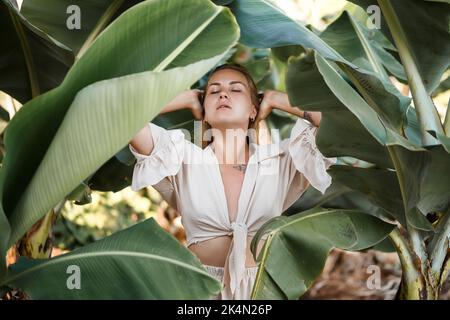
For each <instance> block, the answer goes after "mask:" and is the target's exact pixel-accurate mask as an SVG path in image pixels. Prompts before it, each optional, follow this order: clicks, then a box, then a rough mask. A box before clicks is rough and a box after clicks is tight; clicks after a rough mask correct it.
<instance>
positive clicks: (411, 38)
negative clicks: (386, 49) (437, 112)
mask: <svg viewBox="0 0 450 320" xmlns="http://www.w3.org/2000/svg"><path fill="white" fill-rule="evenodd" d="M351 1H352V2H354V3H356V4H358V5H360V6H361V7H362V8H363V9H365V8H367V7H368V6H370V5H378V2H377V1H376V0H351ZM383 1H384V0H383ZM388 2H389V5H390V6H392V8H393V10H394V12H395V14H396V16H397V18H398V20H399V22H400V25H401V28H402V32H403V33H404V35H405V37H406V40H407V43H408V49H409V50H410V52H411V53H412V54H413V56H414V58H415V60H416V63H417V65H418V68H419V72H420V75H421V77H422V79H423V81H424V84H425V86H426V88H427V91H428V93H430V92H432V91H433V90H434V89H435V88H436V87H437V85H438V84H439V81H440V79H441V76H442V74H443V73H444V71H445V70H447V69H448V67H449V65H450V33H449V23H450V4H448V3H438V2H434V1H424V0H414V1H410V0H395V1H388ZM380 26H381V31H382V32H383V33H384V34H385V35H386V36H387V37H388V38H389V39H390V40H391V42H393V41H392V35H391V32H392V31H391V30H389V28H388V25H387V23H386V20H385V19H384V16H382V17H381V24H380Z"/></svg>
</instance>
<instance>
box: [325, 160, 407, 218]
mask: <svg viewBox="0 0 450 320" xmlns="http://www.w3.org/2000/svg"><path fill="white" fill-rule="evenodd" d="M329 173H330V175H331V176H332V177H333V179H336V181H339V182H340V183H341V184H343V185H345V186H347V187H349V188H351V189H352V190H354V191H357V192H360V193H362V194H364V195H366V196H367V197H368V198H369V199H370V200H371V201H372V202H373V203H375V204H376V205H378V206H379V207H381V208H383V209H385V210H386V211H387V212H389V213H390V215H391V217H392V218H394V219H396V220H397V221H398V222H400V223H401V224H402V225H404V226H406V219H405V214H404V211H405V210H404V208H403V202H402V196H401V192H400V187H399V185H398V180H397V177H396V175H395V172H394V171H392V170H386V169H374V168H354V167H350V166H333V167H332V168H330V170H329ZM386 190H389V192H386Z"/></svg>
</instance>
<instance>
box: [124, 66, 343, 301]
mask: <svg viewBox="0 0 450 320" xmlns="http://www.w3.org/2000/svg"><path fill="white" fill-rule="evenodd" d="M183 108H188V109H190V110H191V111H192V113H193V114H194V116H195V117H196V118H197V119H202V120H203V121H204V123H205V124H207V125H208V126H209V127H210V130H208V132H207V133H209V134H210V135H211V140H212V142H210V143H209V144H208V145H207V146H206V147H205V148H200V147H198V146H197V145H195V144H193V143H191V142H190V141H188V140H186V139H185V136H184V134H183V132H182V131H181V130H166V129H163V128H161V127H159V126H156V125H155V124H153V123H149V125H148V126H145V127H144V128H143V129H142V130H140V131H139V132H138V133H137V135H136V136H135V137H134V138H133V139H132V140H131V141H130V144H129V147H130V150H131V151H132V153H133V154H134V156H135V157H136V158H137V163H136V165H135V168H134V173H133V180H132V186H131V188H132V189H133V190H139V189H141V188H142V187H145V186H148V185H153V186H154V188H155V189H157V190H158V191H159V192H160V193H161V195H162V196H163V198H164V199H165V200H166V201H167V202H168V203H169V204H170V205H172V206H173V207H174V208H176V209H177V210H178V212H180V214H181V221H182V224H183V226H184V228H185V230H186V237H187V241H188V243H187V247H188V248H189V249H190V250H191V251H192V252H193V253H194V254H196V256H197V257H198V258H199V259H200V261H201V262H202V263H203V265H204V266H205V268H206V270H207V271H208V272H209V273H210V274H211V275H212V276H214V277H215V278H216V279H218V280H219V281H221V282H222V284H223V286H224V287H223V290H222V292H221V293H220V294H219V295H218V296H217V297H216V298H217V299H224V300H229V299H250V294H251V290H252V287H253V283H254V280H255V277H256V272H257V269H258V267H257V265H256V262H255V260H254V259H253V255H252V254H251V251H250V243H251V239H252V237H253V236H254V234H255V233H256V231H257V230H258V229H259V228H260V227H261V226H262V224H264V223H265V222H266V221H267V220H269V219H271V218H273V217H275V216H279V215H280V214H281V213H282V212H283V211H284V210H286V209H287V208H288V207H289V206H290V205H292V204H293V203H294V202H295V201H296V200H297V199H298V198H299V197H300V196H301V194H302V193H303V192H304V191H305V190H306V188H307V187H308V185H309V184H311V185H312V186H313V187H315V188H316V189H318V190H320V191H321V192H322V193H324V192H325V190H326V189H327V188H328V186H329V185H330V184H331V178H330V176H329V175H328V174H327V173H326V169H327V168H328V167H329V166H330V165H331V164H332V163H333V162H334V159H327V158H325V157H324V156H323V155H322V154H321V153H320V152H319V150H318V149H317V147H316V144H315V134H316V131H317V127H318V126H319V124H320V119H321V114H320V113H319V112H304V111H301V110H300V109H299V108H296V107H292V106H291V105H290V104H289V100H288V97H287V95H286V94H285V93H281V92H276V91H266V92H265V93H264V96H263V99H262V101H261V103H259V99H258V93H257V88H256V86H255V83H254V82H253V79H252V78H251V76H250V75H249V73H248V72H247V70H246V69H244V68H243V67H241V66H238V65H223V66H221V67H218V68H216V69H215V70H214V71H213V72H212V73H211V74H210V76H209V79H208V81H207V84H206V87H205V90H204V93H203V92H202V91H200V90H189V91H186V92H183V93H181V94H180V95H179V96H177V97H176V98H175V99H174V100H172V102H170V103H169V104H168V105H167V106H165V108H164V109H163V110H162V111H161V113H165V112H171V111H175V110H179V109H183ZM273 109H279V110H283V111H285V112H288V113H291V114H293V115H297V116H299V117H301V118H299V119H298V120H297V122H296V124H295V126H294V127H293V129H292V131H291V135H290V138H288V139H284V140H282V141H281V142H279V141H278V142H275V143H269V144H265V145H262V144H260V145H258V144H256V143H255V142H254V140H255V138H252V137H251V136H252V133H253V135H254V132H253V130H252V128H253V127H255V124H257V123H259V121H261V120H263V119H264V118H266V117H267V116H268V115H269V114H270V112H271V111H272V110H273ZM302 118H304V119H306V120H308V122H307V121H305V120H303V119H302ZM202 136H203V135H202ZM254 136H255V135H254ZM202 139H203V137H202ZM262 245H263V241H261V242H260V243H259V245H258V250H257V252H258V253H259V251H260V249H261V247H262Z"/></svg>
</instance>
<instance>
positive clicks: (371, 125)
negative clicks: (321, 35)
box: [316, 55, 423, 150]
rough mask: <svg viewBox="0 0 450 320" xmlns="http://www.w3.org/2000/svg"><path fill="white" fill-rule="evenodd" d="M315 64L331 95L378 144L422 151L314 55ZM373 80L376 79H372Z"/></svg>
mask: <svg viewBox="0 0 450 320" xmlns="http://www.w3.org/2000/svg"><path fill="white" fill-rule="evenodd" d="M316 64H317V67H318V69H319V72H320V73H321V74H322V76H323V78H324V80H325V82H326V84H327V85H328V87H329V88H330V89H331V91H332V92H333V94H334V95H335V96H336V97H337V98H338V99H339V100H340V102H341V103H342V104H344V105H345V106H346V107H347V108H348V110H350V111H351V112H352V113H353V114H354V115H355V116H356V117H357V118H358V120H359V121H360V122H361V124H362V125H363V126H364V127H365V128H366V129H367V131H369V133H370V134H371V135H372V136H373V137H374V138H375V139H376V140H377V141H378V142H379V143H380V144H382V145H385V146H387V145H401V146H404V147H405V148H407V149H410V150H423V148H422V147H421V146H420V145H416V144H415V143H414V142H412V141H409V140H407V139H406V138H405V137H403V136H402V135H401V134H399V133H398V132H397V129H396V128H395V127H394V126H393V125H392V124H391V123H390V122H387V121H383V119H382V118H381V117H380V115H378V113H377V112H379V111H380V110H374V109H372V107H371V106H370V105H369V104H368V103H367V102H366V101H365V100H364V99H363V98H362V97H361V96H360V95H359V94H358V93H357V92H356V91H355V90H354V89H353V88H352V87H351V86H350V85H349V84H348V83H347V82H346V81H345V80H344V79H343V78H342V77H341V76H340V75H339V74H338V72H337V71H336V70H335V69H334V68H333V67H332V66H331V64H330V63H329V62H328V61H327V60H325V59H324V58H322V57H321V56H320V55H316ZM349 69H350V68H349ZM374 79H377V78H376V77H374Z"/></svg>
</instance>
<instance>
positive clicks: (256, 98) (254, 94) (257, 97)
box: [201, 63, 262, 147]
mask: <svg viewBox="0 0 450 320" xmlns="http://www.w3.org/2000/svg"><path fill="white" fill-rule="evenodd" d="M220 70H234V71H237V72H240V73H241V74H242V75H244V77H245V79H246V80H247V84H248V87H249V89H250V98H251V100H252V104H254V105H255V106H256V109H257V111H259V104H260V102H261V99H262V94H258V88H257V86H256V84H255V81H254V80H253V78H252V76H251V75H250V73H249V72H248V70H247V69H246V68H245V67H244V66H242V65H240V64H237V63H232V64H223V65H221V66H218V67H217V68H215V69H214V70H213V71H211V73H210V74H209V76H208V79H207V81H206V85H205V88H204V93H203V95H202V96H201V103H202V105H203V106H204V102H205V95H206V89H208V83H209V80H210V79H211V77H212V76H213V75H214V74H215V73H216V72H218V71H220ZM210 128H211V126H209V125H208V124H207V123H206V122H205V121H203V128H202V141H203V143H202V144H203V147H206V146H207V145H208V144H209V141H207V140H206V141H205V140H204V139H203V133H204V132H206V131H207V130H208V129H210ZM248 129H254V130H255V131H256V137H254V139H255V140H256V141H255V142H256V143H258V141H257V140H258V139H257V137H258V126H257V125H256V123H255V121H253V122H251V121H249V126H248ZM252 131H253V130H252Z"/></svg>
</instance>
